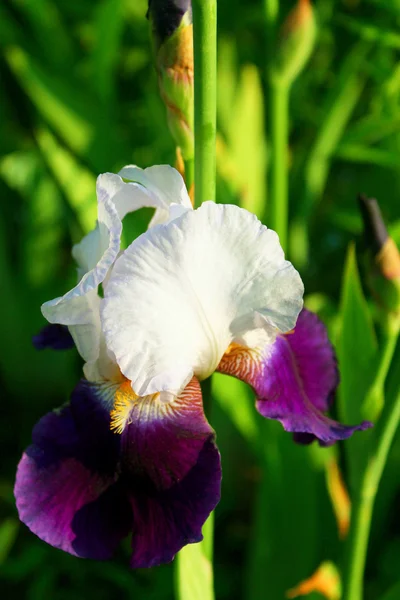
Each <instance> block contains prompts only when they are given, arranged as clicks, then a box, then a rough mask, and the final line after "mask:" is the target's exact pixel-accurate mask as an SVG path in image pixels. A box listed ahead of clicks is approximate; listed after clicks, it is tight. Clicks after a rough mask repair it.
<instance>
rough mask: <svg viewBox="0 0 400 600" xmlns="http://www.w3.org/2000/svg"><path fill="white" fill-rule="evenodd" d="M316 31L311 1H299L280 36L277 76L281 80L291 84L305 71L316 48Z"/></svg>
mask: <svg viewBox="0 0 400 600" xmlns="http://www.w3.org/2000/svg"><path fill="white" fill-rule="evenodd" d="M316 31H317V27H316V23H315V16H314V10H313V7H312V4H311V2H310V0H298V2H297V4H296V6H295V7H294V8H293V9H292V11H291V12H290V13H289V15H288V16H287V18H286V21H285V22H284V23H283V26H282V29H281V32H280V35H279V40H278V52H277V65H276V76H277V77H278V78H279V79H280V80H282V81H285V82H287V83H288V84H291V83H292V82H293V81H294V80H295V79H296V78H297V77H298V75H299V74H300V73H301V71H302V70H303V69H304V67H305V66H306V64H307V62H308V60H309V58H310V56H311V53H312V51H313V48H314V43H315V37H316Z"/></svg>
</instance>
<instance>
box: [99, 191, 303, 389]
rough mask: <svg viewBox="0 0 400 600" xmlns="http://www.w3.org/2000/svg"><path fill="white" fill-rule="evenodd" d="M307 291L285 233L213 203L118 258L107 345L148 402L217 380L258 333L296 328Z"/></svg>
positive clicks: (105, 314) (105, 320) (105, 318)
mask: <svg viewBox="0 0 400 600" xmlns="http://www.w3.org/2000/svg"><path fill="white" fill-rule="evenodd" d="M302 295H303V284H302V282H301V279H300V276H299V274H298V273H297V271H296V270H295V269H294V268H293V266H292V265H291V264H290V263H289V262H287V261H285V259H284V254H283V251H282V248H281V247H280V245H279V240H278V236H277V235H276V233H275V232H273V231H271V230H268V229H267V228H266V227H265V226H263V225H262V224H261V223H260V222H259V221H258V219H257V218H256V217H255V216H254V215H252V214H250V213H249V212H247V211H245V210H243V209H240V208H238V207H236V206H228V205H216V204H214V203H213V202H207V203H205V204H203V205H202V206H201V207H200V208H199V209H197V210H196V211H187V212H186V213H185V214H183V215H182V216H181V217H179V218H177V219H176V220H174V221H172V222H170V223H168V224H166V225H159V226H156V227H154V228H152V229H149V230H148V231H147V233H145V234H144V235H142V236H140V237H139V238H138V239H137V240H135V241H134V242H133V244H131V246H130V247H129V248H128V249H127V250H126V251H125V252H124V253H123V254H122V255H121V256H120V257H119V258H118V260H117V261H116V263H115V266H114V269H113V272H112V274H111V277H110V280H109V283H108V286H107V289H106V292H105V299H104V303H103V311H102V325H103V331H104V335H105V337H106V342H107V346H108V348H109V349H111V351H112V352H113V353H114V354H115V357H116V360H117V362H118V364H119V366H120V368H121V370H122V372H123V373H124V375H125V376H126V377H127V378H128V379H130V380H131V381H132V387H133V389H134V390H135V392H136V393H137V394H139V395H140V396H142V395H146V394H151V393H155V392H157V391H171V392H173V393H175V392H177V391H179V390H180V389H182V388H183V387H184V386H185V384H186V383H187V382H188V381H189V380H190V378H191V377H192V375H193V374H195V375H196V376H197V377H198V378H200V379H201V378H204V377H206V376H208V375H210V374H211V373H212V372H213V371H214V370H215V368H216V367H217V365H218V363H219V361H220V359H221V357H222V355H223V354H224V352H225V351H226V349H227V348H228V346H229V344H230V343H231V342H232V341H234V340H235V339H236V338H238V339H239V338H240V339H243V338H244V337H246V334H248V332H249V331H250V332H251V331H257V330H261V331H263V332H265V333H267V334H268V335H270V336H272V337H273V335H274V333H273V332H274V331H276V330H277V329H278V330H280V331H288V330H290V329H292V328H293V327H294V326H295V323H296V319H297V316H298V313H299V312H300V310H301V307H302Z"/></svg>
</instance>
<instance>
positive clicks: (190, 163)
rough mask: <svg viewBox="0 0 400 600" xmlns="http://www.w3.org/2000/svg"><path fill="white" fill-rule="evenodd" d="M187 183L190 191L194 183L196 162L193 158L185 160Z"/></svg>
mask: <svg viewBox="0 0 400 600" xmlns="http://www.w3.org/2000/svg"><path fill="white" fill-rule="evenodd" d="M184 162H185V183H186V188H187V190H188V191H190V188H191V187H192V184H193V183H194V160H193V158H189V159H188V160H185V161H184Z"/></svg>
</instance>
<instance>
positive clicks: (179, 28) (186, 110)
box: [147, 0, 194, 160]
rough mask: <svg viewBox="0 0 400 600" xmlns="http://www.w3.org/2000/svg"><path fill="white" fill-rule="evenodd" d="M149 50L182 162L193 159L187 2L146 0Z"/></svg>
mask: <svg viewBox="0 0 400 600" xmlns="http://www.w3.org/2000/svg"><path fill="white" fill-rule="evenodd" d="M147 16H148V18H149V20H150V23H151V28H152V38H153V46H154V52H155V58H156V68H157V74H158V81H159V87H160V93H161V97H162V99H163V101H164V104H165V106H166V108H167V118H168V125H169V128H170V131H171V133H172V136H173V138H174V140H175V143H176V145H177V146H178V147H179V148H180V149H181V152H182V156H183V158H184V160H189V159H191V158H193V156H194V67H193V25H192V8H191V2H190V0H149V10H148V13H147Z"/></svg>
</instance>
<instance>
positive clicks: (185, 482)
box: [130, 439, 221, 568]
mask: <svg viewBox="0 0 400 600" xmlns="http://www.w3.org/2000/svg"><path fill="white" fill-rule="evenodd" d="M166 451H167V449H166ZM130 488H131V504H132V510H133V515H134V531H133V537H132V548H133V553H132V559H131V566H132V567H133V568H139V567H140V568H144V567H153V566H156V565H160V564H162V563H167V562H170V561H171V560H172V559H173V558H174V556H175V554H176V553H177V552H178V551H179V550H180V549H181V548H182V547H183V546H185V545H186V544H191V543H194V542H199V541H201V540H202V539H203V536H202V533H201V528H202V526H203V524H204V523H205V521H206V519H207V517H208V516H209V514H210V513H211V512H212V510H213V509H214V508H215V506H216V505H217V504H218V502H219V499H220V488H221V463H220V456H219V452H218V449H217V447H216V445H215V443H214V442H213V440H211V439H209V440H208V441H207V442H206V443H205V444H204V446H203V448H202V450H201V451H200V454H199V455H198V459H197V463H196V464H195V465H194V467H192V469H191V470H190V471H189V472H188V474H187V475H186V477H184V478H183V479H182V480H181V481H180V482H179V483H176V484H175V485H174V486H172V487H171V488H169V489H167V490H161V491H158V490H157V489H156V488H155V486H154V484H152V482H150V481H149V480H140V479H138V478H136V479H132V480H131V481H130Z"/></svg>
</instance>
